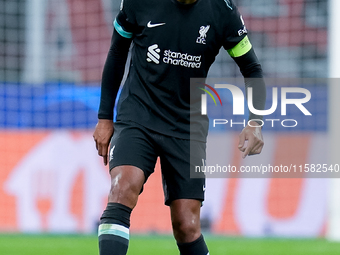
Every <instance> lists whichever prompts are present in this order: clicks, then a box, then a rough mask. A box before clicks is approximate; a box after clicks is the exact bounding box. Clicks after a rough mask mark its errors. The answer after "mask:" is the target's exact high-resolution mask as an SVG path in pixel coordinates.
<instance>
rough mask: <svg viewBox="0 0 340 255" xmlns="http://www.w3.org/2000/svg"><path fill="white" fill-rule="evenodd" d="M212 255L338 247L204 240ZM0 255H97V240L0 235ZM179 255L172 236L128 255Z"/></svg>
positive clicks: (337, 250)
mask: <svg viewBox="0 0 340 255" xmlns="http://www.w3.org/2000/svg"><path fill="white" fill-rule="evenodd" d="M206 241H207V244H208V246H209V249H210V254H211V255H226V254H233V255H256V254H258V255H265V254H268V255H269V254H270V255H281V254H282V255H287V254H289V255H300V254H301V255H305V254H308V255H313V254H327V255H332V254H334V255H335V254H340V243H330V242H327V241H326V240H323V239H297V240H294V239H248V238H230V237H216V236H207V237H206ZM0 254H3V255H19V254H20V255H68V254H72V255H78V254H79V255H90V254H91V255H97V254H98V249H97V238H96V236H82V235H70V236H67V235H0ZM135 254H136V255H153V254H155V255H158V254H161V255H173V254H176V255H178V251H177V248H176V243H175V241H174V240H173V238H172V237H171V236H157V235H152V236H133V235H132V237H131V242H130V247H129V252H128V255H135Z"/></svg>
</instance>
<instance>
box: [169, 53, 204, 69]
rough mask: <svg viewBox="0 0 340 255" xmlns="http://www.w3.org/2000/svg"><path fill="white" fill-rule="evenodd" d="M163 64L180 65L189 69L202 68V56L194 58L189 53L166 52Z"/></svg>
mask: <svg viewBox="0 0 340 255" xmlns="http://www.w3.org/2000/svg"><path fill="white" fill-rule="evenodd" d="M163 62H164V63H165V64H170V65H175V66H177V65H180V66H184V67H189V68H200V67H201V56H194V55H190V54H188V53H181V52H174V51H171V50H165V51H164V58H163Z"/></svg>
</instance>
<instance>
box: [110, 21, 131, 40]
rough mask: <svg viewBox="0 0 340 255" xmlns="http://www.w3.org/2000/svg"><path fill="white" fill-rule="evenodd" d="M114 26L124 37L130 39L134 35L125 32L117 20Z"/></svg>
mask: <svg viewBox="0 0 340 255" xmlns="http://www.w3.org/2000/svg"><path fill="white" fill-rule="evenodd" d="M113 26H114V28H115V29H116V31H117V32H118V34H120V35H121V36H122V37H125V38H128V39H130V38H132V36H133V33H131V32H127V31H125V30H124V28H123V27H122V26H121V25H119V23H118V22H117V19H115V20H114V21H113Z"/></svg>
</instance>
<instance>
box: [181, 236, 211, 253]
mask: <svg viewBox="0 0 340 255" xmlns="http://www.w3.org/2000/svg"><path fill="white" fill-rule="evenodd" d="M177 246H178V249H179V251H180V253H181V255H209V250H208V247H207V245H206V244H205V241H204V238H203V236H202V235H201V236H200V237H199V238H198V239H197V240H195V241H193V242H191V243H177Z"/></svg>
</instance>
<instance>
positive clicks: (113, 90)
mask: <svg viewBox="0 0 340 255" xmlns="http://www.w3.org/2000/svg"><path fill="white" fill-rule="evenodd" d="M130 44H131V39H127V38H124V37H122V36H120V35H119V34H118V33H117V32H116V31H114V32H113V35H112V40H111V47H110V50H109V53H108V55H107V58H106V62H105V65H104V70H103V75H102V83H101V96H100V106H99V111H98V118H99V119H113V108H114V104H115V101H116V97H117V93H118V90H119V87H120V83H121V81H122V79H123V75H124V70H125V63H126V60H127V56H128V52H129V47H130Z"/></svg>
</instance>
